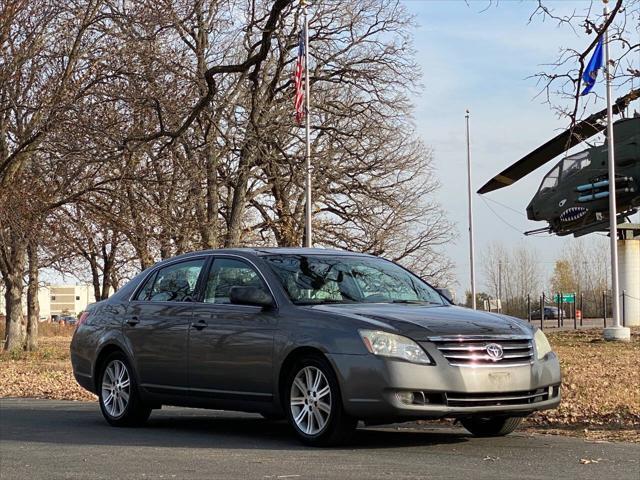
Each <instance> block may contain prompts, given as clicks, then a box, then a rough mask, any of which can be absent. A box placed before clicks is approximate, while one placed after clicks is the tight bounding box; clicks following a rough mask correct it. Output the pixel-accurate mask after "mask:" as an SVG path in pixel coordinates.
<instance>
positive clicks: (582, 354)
mask: <svg viewBox="0 0 640 480" xmlns="http://www.w3.org/2000/svg"><path fill="white" fill-rule="evenodd" d="M40 332H41V337H40V349H39V350H38V351H37V352H13V353H9V352H3V353H0V397H35V398H51V399H67V400H94V399H95V396H94V395H92V394H90V393H88V392H86V391H85V390H83V389H82V388H80V387H79V386H78V384H77V383H76V381H75V379H74V378H73V374H72V373H71V365H70V362H69V341H70V339H71V335H72V333H73V327H67V326H64V325H63V326H61V325H47V324H43V325H41V330H40ZM601 334H602V331H601V330H597V329H596V330H583V331H577V332H573V331H572V332H558V333H551V334H549V340H550V342H551V344H552V345H553V347H554V350H555V351H556V352H558V355H559V356H560V361H561V364H562V374H563V382H562V384H563V385H562V387H563V388H562V395H563V398H562V403H561V404H560V407H559V408H558V409H556V410H550V411H545V412H540V413H537V414H535V415H533V416H532V417H530V418H529V419H528V420H527V426H528V429H529V431H532V432H544V433H554V434H564V435H577V436H582V437H586V438H588V439H595V440H602V439H605V440H628V441H635V442H640V366H639V364H638V361H639V360H640V329H635V330H634V331H633V334H632V342H631V343H609V342H604V341H602V340H601Z"/></svg>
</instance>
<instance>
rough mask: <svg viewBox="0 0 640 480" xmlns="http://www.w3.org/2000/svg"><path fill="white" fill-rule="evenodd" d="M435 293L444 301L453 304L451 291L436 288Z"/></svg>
mask: <svg viewBox="0 0 640 480" xmlns="http://www.w3.org/2000/svg"><path fill="white" fill-rule="evenodd" d="M436 291H437V292H438V293H439V294H440V295H442V296H443V297H444V298H445V299H446V300H448V301H449V302H451V303H453V295H451V290H449V289H448V288H436Z"/></svg>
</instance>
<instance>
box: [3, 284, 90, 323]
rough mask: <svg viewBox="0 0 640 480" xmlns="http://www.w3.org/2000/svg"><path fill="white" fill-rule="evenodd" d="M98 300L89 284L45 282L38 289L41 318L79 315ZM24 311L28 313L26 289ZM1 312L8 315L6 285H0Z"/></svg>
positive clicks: (23, 303) (49, 318)
mask: <svg viewBox="0 0 640 480" xmlns="http://www.w3.org/2000/svg"><path fill="white" fill-rule="evenodd" d="M95 301H96V298H95V295H94V293H93V286H92V285H89V284H77V285H53V284H45V285H43V286H41V287H40V289H39V290H38V302H39V303H40V320H42V321H45V320H52V319H53V320H55V319H57V318H60V317H64V316H73V317H77V316H78V315H79V314H80V312H82V311H84V309H85V308H87V305H89V304H90V303H94V302H95ZM22 307H23V313H24V314H25V315H26V314H27V299H26V289H25V298H24V299H23V302H22ZM0 313H1V314H5V315H6V305H5V300H4V286H0Z"/></svg>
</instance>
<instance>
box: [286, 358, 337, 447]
mask: <svg viewBox="0 0 640 480" xmlns="http://www.w3.org/2000/svg"><path fill="white" fill-rule="evenodd" d="M331 402H332V398H331V387H330V386H329V381H328V380H327V377H326V376H325V375H324V373H322V370H320V369H319V368H317V367H313V366H307V367H304V368H303V369H301V370H300V371H299V372H298V374H297V375H296V376H295V378H294V379H293V383H292V384H291V395H290V408H291V414H292V417H293V421H294V422H295V424H296V426H297V427H298V429H300V431H301V432H303V433H305V434H306V435H317V434H318V433H320V432H322V431H323V430H324V428H325V427H326V425H327V423H328V422H329V416H330V415H331Z"/></svg>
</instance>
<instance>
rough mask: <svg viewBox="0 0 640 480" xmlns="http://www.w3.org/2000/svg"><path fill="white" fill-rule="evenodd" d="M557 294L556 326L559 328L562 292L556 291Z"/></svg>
mask: <svg viewBox="0 0 640 480" xmlns="http://www.w3.org/2000/svg"><path fill="white" fill-rule="evenodd" d="M556 295H558V301H557V302H556V307H557V308H558V328H560V322H561V318H562V292H560V293H556Z"/></svg>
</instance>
